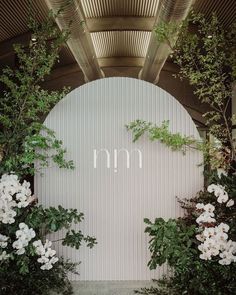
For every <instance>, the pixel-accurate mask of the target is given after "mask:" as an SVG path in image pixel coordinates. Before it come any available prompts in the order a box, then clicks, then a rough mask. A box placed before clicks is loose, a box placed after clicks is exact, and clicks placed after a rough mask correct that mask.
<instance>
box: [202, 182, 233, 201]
mask: <svg viewBox="0 0 236 295" xmlns="http://www.w3.org/2000/svg"><path fill="white" fill-rule="evenodd" d="M207 191H208V192H209V193H214V195H215V196H216V197H217V202H218V203H226V202H227V201H228V199H229V196H228V193H227V192H226V191H225V187H223V186H222V185H219V184H211V185H209V186H208V188H207Z"/></svg>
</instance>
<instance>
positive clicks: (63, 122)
mask: <svg viewBox="0 0 236 295" xmlns="http://www.w3.org/2000/svg"><path fill="white" fill-rule="evenodd" d="M135 119H142V120H146V121H150V122H154V123H157V124H161V122H162V121H163V120H169V121H170V130H171V131H172V132H180V133H181V134H184V135H192V136H194V137H195V138H199V134H198V131H197V129H196V126H195V125H194V123H193V121H192V119H191V118H190V116H189V115H188V113H187V111H186V110H185V109H184V108H183V107H182V106H181V105H180V103H179V102H178V101H177V100H176V99H175V98H174V97H172V96H171V95H170V94H168V93H167V92H165V91H164V90H162V89H161V88H159V87H157V86H155V85H153V84H150V83H147V82H144V81H141V80H136V79H131V78H108V79H101V80H97V81H94V82H91V83H88V84H85V85H83V86H82V87H79V88H77V89H75V90H73V91H72V92H71V93H69V94H68V95H67V96H66V97H65V98H64V99H63V100H61V101H60V102H59V103H58V104H57V105H56V106H55V107H54V108H53V110H52V111H51V112H50V114H49V115H48V117H47V118H46V120H45V124H46V126H48V127H50V128H52V129H53V130H55V132H56V134H57V136H58V138H60V139H62V140H63V143H64V145H65V147H66V148H67V151H68V153H67V157H68V159H73V160H74V162H75V165H76V169H75V170H73V171H69V170H63V169H59V168H57V167H55V166H51V167H49V168H46V169H44V171H43V173H44V176H43V177H42V176H40V175H37V176H36V177H35V193H36V195H37V196H38V197H39V200H40V202H41V203H43V204H44V205H46V206H49V205H53V206H55V205H58V204H61V205H63V206H65V207H68V208H71V207H73V208H78V210H79V211H82V212H84V214H85V221H84V222H83V223H82V225H81V226H80V227H81V229H82V231H83V232H84V233H87V234H90V235H94V236H96V238H97V241H98V244H97V245H96V246H95V248H94V249H92V250H90V249H88V248H86V247H82V248H81V249H80V250H79V251H76V250H71V249H70V248H64V249H63V248H62V247H61V246H60V245H57V250H58V252H59V254H62V255H63V256H64V257H66V258H71V259H72V260H73V261H82V264H81V265H80V268H79V272H80V276H78V277H77V276H73V277H72V279H74V280H88V281H96V280H102V281H107V280H149V279H151V278H153V277H157V276H159V275H160V274H161V273H162V269H158V270H157V271H155V272H150V271H149V270H148V268H147V262H148V260H149V258H150V255H149V251H148V237H147V235H146V234H144V229H145V224H144V222H143V218H144V217H147V218H150V219H152V220H153V219H154V218H155V217H163V218H170V217H176V216H179V215H180V214H182V212H181V210H180V207H179V204H178V203H177V201H176V196H178V197H191V196H194V195H195V193H196V192H197V191H199V190H200V189H201V188H202V186H203V176H202V168H200V167H199V166H198V164H199V163H201V162H202V155H201V153H199V152H197V151H194V150H191V151H189V152H187V154H186V155H185V156H184V155H183V154H182V153H181V152H173V151H171V150H170V149H169V148H168V147H166V146H164V145H163V144H161V143H159V142H150V141H149V140H148V138H147V137H146V136H144V137H143V138H141V139H140V140H139V141H137V142H136V143H133V142H132V135H131V133H129V132H127V130H126V128H125V124H127V123H129V122H131V121H133V120H135ZM128 159H129V160H130V161H128ZM59 237H60V235H58V236H56V237H54V238H59Z"/></svg>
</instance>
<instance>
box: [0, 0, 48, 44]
mask: <svg viewBox="0 0 236 295" xmlns="http://www.w3.org/2000/svg"><path fill="white" fill-rule="evenodd" d="M30 3H31V4H30ZM30 11H32V12H33V15H34V16H35V18H36V19H37V21H39V22H41V21H43V20H44V19H45V17H46V16H47V14H48V8H47V6H46V4H45V1H44V0H33V1H29V0H0V42H1V41H4V40H7V39H10V38H13V37H15V36H17V35H21V34H23V33H25V32H27V31H28V27H27V22H28V18H29V15H30Z"/></svg>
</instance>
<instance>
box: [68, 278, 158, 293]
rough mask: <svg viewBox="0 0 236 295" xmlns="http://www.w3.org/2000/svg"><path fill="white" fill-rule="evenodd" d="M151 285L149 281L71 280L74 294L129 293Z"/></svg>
mask: <svg viewBox="0 0 236 295" xmlns="http://www.w3.org/2000/svg"><path fill="white" fill-rule="evenodd" d="M151 285H153V283H152V282H150V281H92V282H91V281H79V282H73V288H74V294H75V295H131V294H135V293H134V290H138V289H140V288H143V287H150V286H151Z"/></svg>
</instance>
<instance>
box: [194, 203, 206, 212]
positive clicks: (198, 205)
mask: <svg viewBox="0 0 236 295" xmlns="http://www.w3.org/2000/svg"><path fill="white" fill-rule="evenodd" d="M204 206H205V205H204V204H203V203H198V204H197V205H196V208H197V210H203V209H204Z"/></svg>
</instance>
